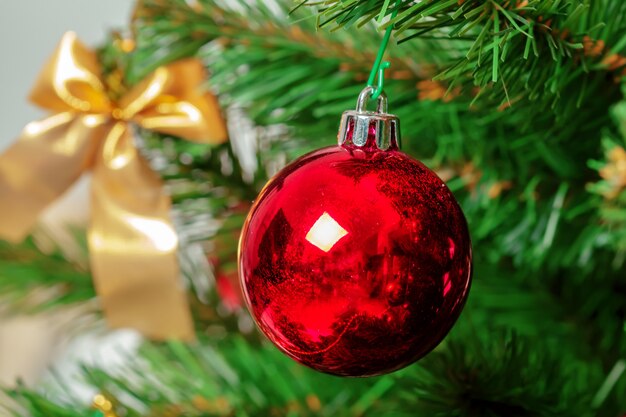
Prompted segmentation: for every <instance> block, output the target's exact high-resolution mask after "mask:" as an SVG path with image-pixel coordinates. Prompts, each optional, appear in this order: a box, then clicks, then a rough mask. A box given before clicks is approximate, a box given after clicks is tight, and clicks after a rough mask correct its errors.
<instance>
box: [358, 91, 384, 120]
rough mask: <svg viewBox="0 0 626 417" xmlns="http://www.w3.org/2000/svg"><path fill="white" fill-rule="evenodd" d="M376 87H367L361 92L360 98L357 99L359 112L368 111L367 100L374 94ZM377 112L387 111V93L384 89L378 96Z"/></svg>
mask: <svg viewBox="0 0 626 417" xmlns="http://www.w3.org/2000/svg"><path fill="white" fill-rule="evenodd" d="M374 91H375V90H374V87H370V86H368V87H365V88H364V89H363V90H362V91H361V93H360V94H359V98H358V99H357V101H356V111H357V112H358V113H366V112H367V102H368V101H369V98H370V97H372V96H373V95H374ZM376 113H383V114H386V113H387V95H386V94H385V92H384V91H381V93H380V94H379V96H378V104H377V106H376Z"/></svg>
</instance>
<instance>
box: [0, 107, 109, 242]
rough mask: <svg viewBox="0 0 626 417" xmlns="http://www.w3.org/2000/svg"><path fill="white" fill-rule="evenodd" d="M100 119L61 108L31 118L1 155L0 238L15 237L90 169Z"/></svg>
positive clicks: (32, 223)
mask: <svg viewBox="0 0 626 417" xmlns="http://www.w3.org/2000/svg"><path fill="white" fill-rule="evenodd" d="M102 122H103V120H102V118H100V117H98V116H83V115H79V114H76V113H73V112H62V113H57V114H55V115H53V116H50V117H48V118H46V119H43V120H40V121H37V122H32V123H29V124H28V125H27V126H26V127H25V128H24V131H23V132H22V135H21V136H20V137H19V138H18V140H17V142H15V143H14V144H13V145H12V146H11V147H9V149H7V150H6V151H5V152H4V153H2V154H0V238H3V239H6V240H9V241H12V242H19V241H21V240H22V239H24V237H26V235H27V234H28V233H29V231H30V229H31V228H32V226H33V225H34V224H35V222H36V221H37V218H38V216H39V214H40V212H41V211H42V210H43V209H44V208H45V207H46V206H47V205H49V204H50V203H52V202H53V201H54V200H56V199H57V198H58V197H59V196H60V195H61V194H63V192H64V191H65V190H67V189H68V188H69V187H70V186H71V185H72V184H73V183H74V182H75V181H76V180H77V179H78V178H79V177H80V176H81V174H82V173H83V171H84V170H85V169H88V168H89V166H90V165H91V162H92V160H93V155H94V151H95V148H96V146H95V145H96V144H97V140H96V139H97V138H98V137H100V135H102V130H101V129H102V128H103V124H102Z"/></svg>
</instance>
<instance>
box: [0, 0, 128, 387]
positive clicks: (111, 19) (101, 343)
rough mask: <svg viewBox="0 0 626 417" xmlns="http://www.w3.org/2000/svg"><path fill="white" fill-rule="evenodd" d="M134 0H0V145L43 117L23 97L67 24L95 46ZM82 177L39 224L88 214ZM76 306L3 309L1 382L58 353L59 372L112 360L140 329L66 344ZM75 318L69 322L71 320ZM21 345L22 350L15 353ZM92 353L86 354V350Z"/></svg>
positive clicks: (32, 375)
mask: <svg viewBox="0 0 626 417" xmlns="http://www.w3.org/2000/svg"><path fill="white" fill-rule="evenodd" d="M132 4H133V2H132V1H131V0H107V1H96V0H87V1H86V0H53V1H50V0H21V1H1V2H0V56H2V57H6V58H3V59H2V63H1V64H0V80H1V86H2V93H1V94H0V115H1V116H0V121H1V123H0V151H2V150H4V149H5V148H6V147H7V146H8V145H9V144H10V143H11V142H13V141H14V140H15V138H16V137H17V135H18V134H19V133H20V131H21V130H22V128H23V127H24V125H26V124H27V123H28V122H30V121H32V120H36V119H38V118H40V117H42V116H43V112H42V111H41V110H40V109H38V108H36V107H35V106H33V105H31V104H29V103H28V99H27V96H28V93H29V91H30V89H31V87H32V85H33V83H34V81H35V78H36V77H37V75H38V72H39V71H40V70H41V68H42V66H43V64H44V62H45V61H46V60H47V59H48V57H49V55H50V53H51V51H53V50H54V48H55V47H56V45H57V43H58V42H59V39H61V35H62V34H63V33H64V32H66V31H67V30H73V31H75V32H77V33H78V34H79V35H80V37H81V39H82V40H83V41H84V42H85V43H87V44H88V45H97V44H98V43H101V42H102V41H103V39H104V37H105V34H106V32H107V30H109V29H111V28H116V27H126V26H127V22H128V18H129V16H130V13H131V7H132ZM87 181H88V178H85V179H83V181H81V182H80V183H79V184H77V186H76V187H74V189H72V190H71V191H70V192H69V193H68V194H67V195H66V196H65V198H63V199H62V200H60V201H58V202H57V203H55V204H54V205H53V207H51V208H50V209H49V210H48V211H47V213H46V214H45V216H44V227H45V228H46V230H47V231H48V232H50V233H52V234H54V233H63V232H62V231H61V230H62V229H63V228H61V227H60V225H62V224H66V223H67V222H68V221H70V219H71V221H72V222H77V223H80V222H81V221H83V220H84V219H85V217H86V212H87V210H86V209H87V198H86V197H87V194H86V187H85V184H86V182H87ZM75 314H76V313H75V312H71V311H70V312H64V313H62V314H56V313H55V314H48V315H40V316H35V317H32V316H29V317H23V316H18V317H16V316H9V315H8V314H6V313H3V312H2V310H1V309H0V385H7V384H12V383H14V381H15V380H16V378H20V379H22V380H23V381H24V382H26V383H32V382H34V381H36V380H38V379H40V378H42V377H43V376H44V375H43V370H44V368H45V367H46V365H47V364H48V363H49V362H50V361H51V360H52V359H56V360H60V362H57V364H59V367H58V371H59V372H60V373H62V374H67V375H70V374H71V368H72V367H73V366H75V363H76V362H75V360H77V359H79V358H80V359H85V360H88V361H89V360H97V359H96V358H99V359H102V358H103V357H106V358H107V360H111V359H112V355H113V352H115V351H118V350H119V349H116V348H114V346H118V345H119V344H122V345H125V346H126V347H129V346H132V345H133V343H134V341H135V340H136V339H137V336H136V335H134V334H132V333H131V332H120V333H116V334H114V335H112V336H108V337H107V338H106V339H104V338H101V337H100V336H98V335H94V334H92V335H87V336H85V337H82V338H79V339H78V340H76V342H72V343H71V344H70V345H68V344H66V343H65V340H66V337H64V334H65V333H67V332H68V331H70V329H68V322H69V320H70V318H71V316H72V315H75ZM72 322H73V323H74V321H72ZM18 352H19V354H18ZM87 352H89V355H90V356H91V357H84V355H85V354H86V353H87ZM70 379H71V378H70Z"/></svg>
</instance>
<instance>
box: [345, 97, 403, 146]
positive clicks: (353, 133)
mask: <svg viewBox="0 0 626 417" xmlns="http://www.w3.org/2000/svg"><path fill="white" fill-rule="evenodd" d="M373 92H374V88H373V87H365V88H364V89H363V91H361V94H359V98H358V100H357V103H356V110H347V111H345V112H343V115H342V116H341V123H340V124H339V133H338V134H337V139H338V143H339V145H343V146H350V145H352V146H355V147H357V148H373V147H375V148H378V149H380V150H383V151H386V150H388V149H399V148H400V119H398V117H397V116H396V115H393V114H389V113H387V96H386V95H385V93H384V92H381V93H380V95H379V96H378V103H377V106H376V111H375V112H371V111H367V110H366V109H367V102H368V100H369V99H370V97H371V96H372V93H373Z"/></svg>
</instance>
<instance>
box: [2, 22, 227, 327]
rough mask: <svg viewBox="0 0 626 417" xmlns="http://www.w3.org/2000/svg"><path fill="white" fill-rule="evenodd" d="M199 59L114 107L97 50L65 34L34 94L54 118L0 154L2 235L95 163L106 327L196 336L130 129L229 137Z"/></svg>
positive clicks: (157, 191) (95, 261)
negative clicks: (206, 88)
mask: <svg viewBox="0 0 626 417" xmlns="http://www.w3.org/2000/svg"><path fill="white" fill-rule="evenodd" d="M204 80H205V73H204V69H203V67H202V64H201V63H200V62H199V61H198V60H194V59H187V60H182V61H179V62H176V63H173V64H170V65H168V66H164V67H160V68H158V69H157V70H155V71H154V72H153V73H152V74H150V75H149V76H148V77H146V78H145V79H144V80H143V81H142V82H140V83H139V84H138V85H136V86H135V87H133V88H132V89H131V90H130V91H128V92H127V93H126V94H125V95H124V96H123V97H121V98H120V99H119V100H117V101H116V102H113V101H112V100H111V99H110V98H109V96H108V95H107V92H106V86H105V83H104V82H103V81H102V78H101V68H100V64H99V62H98V58H97V56H96V54H95V53H94V52H93V51H91V50H89V49H88V48H87V47H85V46H84V45H83V44H82V43H80V41H79V40H78V39H77V37H76V35H75V34H74V33H71V32H70V33H67V34H65V35H64V37H63V38H62V40H61V42H60V44H59V46H58V48H57V50H56V51H55V53H54V54H53V56H52V58H51V59H50V61H49V62H48V63H47V64H46V66H45V67H44V69H43V71H42V73H41V75H40V76H39V78H38V80H37V82H36V84H35V87H34V89H33V92H32V94H31V100H32V101H33V102H34V103H35V104H37V105H39V106H41V107H43V108H45V109H47V110H50V111H51V112H52V113H53V114H52V115H51V116H49V117H48V118H46V119H43V120H40V121H37V122H32V123H30V124H28V125H27V126H26V127H25V129H24V131H23V132H22V135H21V136H20V137H19V138H18V140H17V142H16V143H15V144H13V145H12V146H11V147H10V148H9V149H7V151H6V152H5V153H4V154H2V155H0V204H1V206H0V207H1V208H0V213H1V214H0V237H1V238H4V239H7V240H11V241H20V240H22V239H23V238H24V237H25V236H26V235H27V234H28V232H29V230H30V229H31V228H32V226H33V225H34V223H35V222H36V221H37V217H38V215H39V213H40V212H41V210H43V209H44V208H45V207H46V206H47V205H48V204H50V203H51V202H53V201H54V200H56V199H57V198H58V197H59V196H60V195H61V194H62V193H63V192H64V191H65V190H67V188H69V186H70V185H72V183H74V182H75V181H76V180H77V179H78V178H79V177H80V176H81V175H82V174H83V173H84V172H85V171H86V170H89V169H91V171H92V174H93V178H92V191H91V221H90V225H89V230H88V242H89V249H90V262H91V268H92V273H93V277H94V281H95V286H96V290H97V292H98V295H99V297H100V299H101V301H102V306H103V309H104V312H105V315H106V318H107V320H108V322H109V325H111V326H112V327H133V328H136V329H138V330H139V331H141V332H143V333H144V334H146V335H147V336H149V337H152V338H156V339H165V338H171V337H174V338H182V339H190V338H192V337H193V326H192V320H191V315H190V312H189V306H188V303H187V300H186V296H185V291H184V288H183V286H182V284H181V283H180V281H179V269H178V264H177V260H176V250H177V247H178V239H177V235H176V232H175V230H174V228H173V226H172V223H171V220H170V207H171V203H170V199H169V198H168V197H167V196H166V195H165V194H164V192H163V185H162V183H161V179H160V177H159V176H158V175H156V174H155V173H154V172H153V171H152V170H151V168H150V166H149V165H148V163H147V161H146V160H145V159H144V158H143V157H142V156H141V155H140V153H139V151H138V149H136V148H135V145H134V142H133V136H132V127H131V126H130V125H131V124H135V125H138V126H141V127H142V128H145V129H149V130H153V131H156V132H160V133H166V134H171V135H175V136H179V137H182V138H184V139H188V140H192V141H196V142H201V143H219V142H223V141H224V140H226V128H225V124H224V121H223V119H222V117H221V115H220V111H219V107H218V105H217V100H216V99H215V97H213V96H212V95H210V94H208V93H202V92H201V91H199V87H200V85H201V83H202V82H203V81H204Z"/></svg>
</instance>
